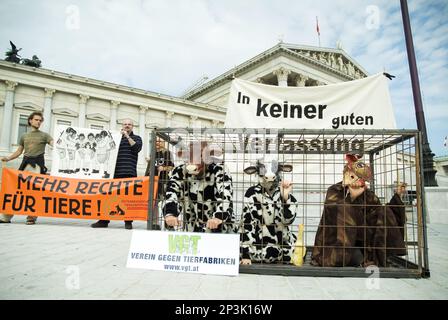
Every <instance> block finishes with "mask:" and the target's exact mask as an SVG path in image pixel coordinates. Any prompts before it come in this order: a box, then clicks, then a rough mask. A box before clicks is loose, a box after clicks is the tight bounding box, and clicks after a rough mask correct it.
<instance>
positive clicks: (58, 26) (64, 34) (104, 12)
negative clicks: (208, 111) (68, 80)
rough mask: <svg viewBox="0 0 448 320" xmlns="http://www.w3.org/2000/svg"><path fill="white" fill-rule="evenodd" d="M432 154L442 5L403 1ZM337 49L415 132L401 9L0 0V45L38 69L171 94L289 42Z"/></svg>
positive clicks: (441, 77)
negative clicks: (374, 82) (384, 90)
mask: <svg viewBox="0 0 448 320" xmlns="http://www.w3.org/2000/svg"><path fill="white" fill-rule="evenodd" d="M408 6H409V10H410V14H411V26H412V31H413V37H414V47H415V50H416V56H417V65H418V70H419V77H420V85H421V90H422V96H423V105H424V112H425V116H426V125H427V130H428V136H429V141H430V146H431V149H432V151H433V152H434V153H435V154H436V155H438V156H441V155H448V148H446V147H444V138H445V136H447V135H448V110H447V107H448V98H447V93H446V92H447V88H448V59H447V58H448V54H447V53H448V24H447V23H446V21H447V20H448V1H446V0H430V1H423V0H408ZM316 16H318V17H319V27H320V32H321V45H322V46H323V47H332V48H334V47H335V46H336V42H337V41H338V40H339V41H341V42H342V46H343V49H344V50H345V51H346V52H347V53H348V54H349V55H350V56H351V57H352V58H354V59H355V60H356V61H358V62H359V63H360V64H361V65H362V66H363V67H364V68H365V69H366V70H367V71H368V72H369V73H370V74H374V73H377V72H380V71H383V70H386V71H387V72H389V73H391V74H393V75H395V76H396V78H395V79H394V80H393V81H391V82H390V91H391V97H392V104H393V106H394V111H395V116H396V120H397V125H398V127H399V128H406V129H413V128H416V120H415V112H414V104H413V99H412V90H411V82H410V75H409V68H408V60H407V55H406V47H405V41H404V32H403V25H402V20H401V13H400V2H399V1H398V0H392V1H386V0H384V1H373V0H372V1H362V0H336V1H329V0H326V1H318V0H312V1H311V0H303V1H292V0H289V1H286V0H276V1H269V0H244V1H242V0H226V1H219V0H214V1H206V0H202V1H201V0H188V1H187V0H154V1H152V0H127V1H118V0H95V1H87V0H83V1H77V0H72V1H65V0H62V1H56V0H36V1H33V2H29V1H27V0H11V1H9V0H0V26H1V27H0V46H1V47H2V48H3V49H2V50H3V51H6V50H7V49H8V48H9V40H13V41H14V42H15V43H16V44H17V45H18V46H19V47H21V48H23V49H22V51H21V52H20V53H21V55H22V57H31V56H32V55H33V54H36V55H37V56H39V58H40V59H41V60H42V62H43V67H44V68H49V69H55V70H58V71H62V72H67V73H73V74H77V75H82V76H86V77H91V78H95V79H101V80H106V81H111V82H116V83H120V84H125V85H129V86H134V87H137V88H142V89H146V90H151V91H155V92H161V93H166V94H170V95H174V96H179V95H181V94H182V93H183V92H184V91H185V90H186V89H187V88H189V87H190V86H191V85H192V84H193V83H195V82H196V81H197V80H198V79H200V78H201V77H203V76H207V77H208V78H209V79H211V78H214V77H216V76H218V75H220V74H222V73H224V72H226V71H227V70H229V69H230V68H232V67H234V66H235V65H238V64H240V63H242V62H244V61H245V60H247V59H249V58H251V57H253V56H255V55H257V54H258V53H260V52H262V51H264V50H266V49H268V48H270V47H272V46H274V45H275V44H276V43H277V42H278V41H279V39H282V40H283V41H284V42H287V43H294V44H303V45H314V46H317V45H318V39H317V33H316Z"/></svg>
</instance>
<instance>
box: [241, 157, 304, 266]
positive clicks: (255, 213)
mask: <svg viewBox="0 0 448 320" xmlns="http://www.w3.org/2000/svg"><path fill="white" fill-rule="evenodd" d="M291 171H292V165H290V164H286V163H281V162H278V161H277V160H275V159H269V160H267V161H263V160H257V162H256V164H255V165H254V166H249V167H247V168H245V169H244V172H245V173H246V174H258V177H259V182H258V184H257V185H255V186H252V187H250V188H249V189H247V191H246V193H245V195H244V208H243V215H242V219H241V223H240V233H241V264H245V265H246V264H252V262H263V263H273V262H284V263H290V262H291V258H292V255H293V251H294V244H295V242H296V240H297V238H296V236H295V235H294V234H293V233H292V232H291V231H290V229H289V225H291V224H292V223H293V222H294V219H295V218H296V210H297V205H296V204H297V200H296V198H295V197H294V196H293V195H292V194H291V191H292V183H291V182H289V181H283V182H282V181H281V178H280V172H291Z"/></svg>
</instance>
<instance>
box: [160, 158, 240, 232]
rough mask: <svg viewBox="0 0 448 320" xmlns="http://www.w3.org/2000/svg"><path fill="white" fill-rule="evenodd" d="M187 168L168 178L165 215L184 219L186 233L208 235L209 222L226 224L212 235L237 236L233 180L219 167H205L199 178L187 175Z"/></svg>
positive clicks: (213, 164) (184, 167)
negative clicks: (216, 221) (214, 220)
mask: <svg viewBox="0 0 448 320" xmlns="http://www.w3.org/2000/svg"><path fill="white" fill-rule="evenodd" d="M186 166H187V164H182V165H179V166H177V167H175V168H174V169H173V171H171V173H170V175H169V181H168V186H167V191H166V201H165V205H164V208H163V214H164V216H166V215H167V214H172V215H174V216H176V217H178V216H179V214H181V213H182V214H183V215H184V221H185V231H188V232H205V231H207V229H206V224H207V221H208V220H209V219H212V218H218V219H221V220H222V221H223V222H222V224H220V225H219V228H218V229H215V230H213V232H225V233H228V232H234V231H235V230H234V225H235V224H234V212H233V187H232V178H231V176H230V175H229V174H228V173H227V172H226V170H225V169H224V166H223V165H222V164H219V163H211V164H208V165H207V164H206V165H205V167H204V171H203V173H202V174H201V175H200V176H197V175H191V174H189V173H188V172H187V169H186Z"/></svg>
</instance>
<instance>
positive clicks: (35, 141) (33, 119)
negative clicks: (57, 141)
mask: <svg viewBox="0 0 448 320" xmlns="http://www.w3.org/2000/svg"><path fill="white" fill-rule="evenodd" d="M43 121H44V117H43V115H42V112H38V111H35V112H33V113H31V114H30V116H29V117H28V125H29V126H31V131H30V132H27V133H24V134H23V135H22V136H21V137H20V141H19V147H18V148H17V150H16V152H14V153H13V154H11V155H10V156H8V157H3V158H2V159H1V160H2V161H5V162H8V161H11V160H14V159H15V158H17V157H19V156H20V155H21V154H22V152H24V155H23V160H22V163H21V164H20V167H19V170H25V169H27V166H31V167H32V168H35V169H37V171H39V172H40V173H41V174H45V173H46V172H47V168H46V167H45V158H44V154H45V146H46V145H47V144H49V145H50V146H53V138H52V137H51V136H50V135H49V134H48V133H46V132H42V131H40V130H39V128H40V125H41V124H42V122H43ZM12 217H13V215H9V214H1V216H0V223H10V222H11V219H12ZM36 219H37V217H33V216H28V217H27V218H26V224H28V225H31V224H35V223H36Z"/></svg>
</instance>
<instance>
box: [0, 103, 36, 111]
mask: <svg viewBox="0 0 448 320" xmlns="http://www.w3.org/2000/svg"><path fill="white" fill-rule="evenodd" d="M0 104H1V103H0ZM14 108H17V109H25V110H30V111H42V110H43V108H42V106H40V105H38V104H36V103H34V102H17V103H14Z"/></svg>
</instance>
